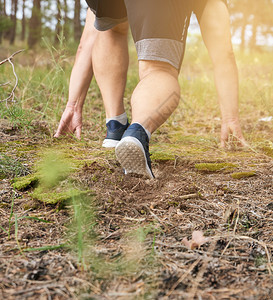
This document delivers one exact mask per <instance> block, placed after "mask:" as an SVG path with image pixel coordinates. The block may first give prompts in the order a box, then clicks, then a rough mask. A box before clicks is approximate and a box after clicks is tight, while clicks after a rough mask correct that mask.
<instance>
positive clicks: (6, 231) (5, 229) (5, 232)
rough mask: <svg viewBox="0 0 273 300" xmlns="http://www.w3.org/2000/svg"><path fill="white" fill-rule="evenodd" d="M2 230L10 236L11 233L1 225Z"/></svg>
mask: <svg viewBox="0 0 273 300" xmlns="http://www.w3.org/2000/svg"><path fill="white" fill-rule="evenodd" d="M0 229H2V230H3V231H4V232H5V233H6V234H9V232H8V231H7V230H6V229H5V228H3V227H2V226H1V225H0Z"/></svg>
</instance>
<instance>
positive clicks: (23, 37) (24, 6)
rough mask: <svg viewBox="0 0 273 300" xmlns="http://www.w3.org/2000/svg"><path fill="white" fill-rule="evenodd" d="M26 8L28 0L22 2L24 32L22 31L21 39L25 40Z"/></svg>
mask: <svg viewBox="0 0 273 300" xmlns="http://www.w3.org/2000/svg"><path fill="white" fill-rule="evenodd" d="M25 8H26V0H23V4H22V32H21V41H24V40H25V38H26V17H25Z"/></svg>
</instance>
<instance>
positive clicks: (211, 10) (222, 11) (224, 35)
mask: <svg viewBox="0 0 273 300" xmlns="http://www.w3.org/2000/svg"><path fill="white" fill-rule="evenodd" d="M199 24H200V28H201V33H202V37H203V40H204V42H205V44H206V47H207V48H208V51H209V53H210V56H211V57H212V59H213V60H214V58H217V57H218V56H221V55H225V54H226V53H228V52H232V44H231V33H230V20H229V12H228V8H227V6H226V4H225V3H224V2H223V1H221V0H207V1H206V5H205V7H204V9H203V12H202V17H201V18H200V21H199Z"/></svg>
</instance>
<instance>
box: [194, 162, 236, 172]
mask: <svg viewBox="0 0 273 300" xmlns="http://www.w3.org/2000/svg"><path fill="white" fill-rule="evenodd" d="M194 166H195V168H196V169H197V170H198V171H203V172H217V171H231V170H233V169H234V168H237V166H236V165H235V164H232V163H201V164H195V165H194Z"/></svg>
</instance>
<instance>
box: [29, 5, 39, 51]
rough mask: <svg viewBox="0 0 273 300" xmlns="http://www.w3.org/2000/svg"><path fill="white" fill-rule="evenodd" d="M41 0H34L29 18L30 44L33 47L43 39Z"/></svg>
mask: <svg viewBox="0 0 273 300" xmlns="http://www.w3.org/2000/svg"><path fill="white" fill-rule="evenodd" d="M41 27H42V26H41V0H34V1H33V7H32V14H31V18H30V20H29V36H28V46H29V48H33V47H34V46H35V45H36V44H37V43H39V42H40V40H41Z"/></svg>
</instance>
